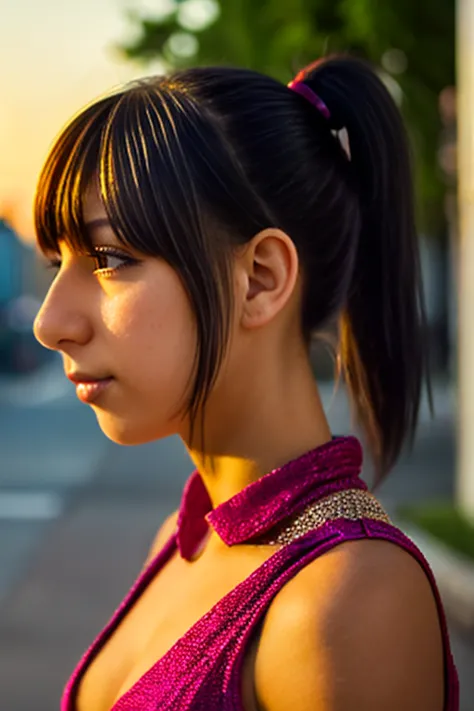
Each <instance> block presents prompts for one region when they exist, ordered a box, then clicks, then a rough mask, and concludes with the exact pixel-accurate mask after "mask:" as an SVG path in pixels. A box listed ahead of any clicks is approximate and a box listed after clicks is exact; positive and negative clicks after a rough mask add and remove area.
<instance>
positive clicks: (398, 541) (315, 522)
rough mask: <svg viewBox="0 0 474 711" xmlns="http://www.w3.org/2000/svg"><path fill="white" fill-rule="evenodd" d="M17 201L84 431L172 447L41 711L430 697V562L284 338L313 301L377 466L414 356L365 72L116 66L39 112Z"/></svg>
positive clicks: (303, 327)
mask: <svg viewBox="0 0 474 711" xmlns="http://www.w3.org/2000/svg"><path fill="white" fill-rule="evenodd" d="M344 138H345V140H343V139H344ZM35 210H36V225H37V234H38V242H39V246H40V248H41V250H42V251H43V252H44V254H45V255H47V257H48V258H49V259H50V260H51V261H52V264H53V266H56V267H57V268H58V271H57V274H56V276H55V278H54V280H53V283H52V285H51V288H50V290H49V292H48V294H47V296H46V299H45V301H44V303H43V306H42V308H41V310H40V312H39V314H38V316H37V319H36V323H35V333H36V336H37V338H38V339H39V340H40V341H41V343H43V345H45V346H46V347H47V348H51V349H55V350H58V351H60V352H61V354H62V356H63V359H64V368H65V371H66V374H67V375H68V376H69V377H70V378H71V379H72V380H73V381H74V382H76V383H77V394H78V396H79V398H80V399H81V400H83V401H85V402H87V403H90V404H91V406H92V408H93V409H94V412H95V413H96V416H97V419H98V421H99V425H100V427H101V428H102V430H103V432H104V433H105V434H106V435H107V437H109V438H110V439H111V440H113V441H114V442H117V443H120V444H126V445H132V444H140V443H144V442H149V441H151V440H154V439H159V438H162V437H166V436H168V435H172V434H178V435H179V436H180V437H181V438H182V440H183V442H184V444H185V445H186V447H187V449H188V451H189V453H190V456H191V457H192V459H193V461H194V462H195V465H196V470H195V472H194V473H193V474H192V475H191V477H190V478H189V480H188V482H187V484H186V486H185V488H184V491H183V496H182V502H181V506H180V509H179V511H177V512H175V513H173V514H171V516H170V517H169V518H168V519H167V520H166V522H165V523H164V525H163V526H162V528H161V530H160V531H159V533H158V535H157V538H156V541H155V543H154V545H153V546H152V549H151V552H150V557H149V559H148V561H147V562H146V565H145V568H144V571H143V573H142V575H141V576H140V577H139V579H138V580H137V581H136V583H135V585H134V586H133V588H132V590H131V591H130V593H129V595H128V596H127V597H126V599H125V600H124V601H123V603H122V605H121V606H120V608H119V609H118V610H117V612H116V613H115V615H114V616H113V618H112V619H111V621H110V623H109V624H108V625H107V627H106V628H105V629H104V630H103V632H102V633H101V634H100V635H99V637H98V639H97V640H96V641H95V642H94V643H93V645H92V646H91V648H90V649H89V650H88V652H87V653H86V654H85V656H84V658H83V659H82V661H81V662H80V663H79V666H78V668H77V669H76V671H75V672H74V674H73V676H72V678H71V680H70V682H69V684H68V686H67V688H66V691H65V695H64V698H63V702H62V709H63V711H106V710H107V711H109V710H110V709H113V711H132V709H133V711H136V710H137V709H140V710H144V711H151V710H152V709H153V710H154V711H155V710H158V709H159V710H160V711H172V710H174V709H178V710H180V711H181V710H182V711H198V710H199V711H290V710H291V711H359V710H360V711H381V709H383V710H384V711H400V709H403V711H455V710H456V709H457V708H458V683H457V675H456V670H455V667H454V664H453V659H452V656H451V652H450V646H449V639H448V633H447V628H446V622H445V618H444V613H443V609H442V605H441V602H440V598H439V595H438V591H437V588H436V584H435V581H434V579H433V576H432V573H431V571H430V569H429V567H428V564H427V563H426V561H425V560H424V558H423V556H422V555H421V553H420V552H419V551H418V550H417V549H416V547H415V546H414V545H413V544H412V543H411V541H409V540H408V539H407V538H406V537H405V536H404V535H403V534H402V533H401V532H400V531H399V530H398V529H397V528H395V527H394V526H393V525H392V524H391V522H390V520H389V518H388V517H387V515H386V513H385V511H384V510H383V508H382V507H381V505H380V504H379V502H378V501H377V499H376V498H375V496H374V495H373V493H371V492H369V491H368V489H367V486H366V484H365V483H364V481H363V480H362V479H361V478H360V471H361V465H362V450H361V445H360V444H359V442H358V440H357V439H356V438H355V437H352V436H347V437H343V436H337V437H333V436H332V434H331V432H330V429H329V426H328V422H327V419H326V417H325V414H324V411H323V408H322V406H321V400H320V397H319V394H318V387H317V385H316V383H315V382H314V379H313V373H312V369H311V365H310V360H309V355H308V350H309V343H310V337H311V335H312V334H318V333H319V332H321V331H322V330H324V328H325V327H327V325H328V324H329V323H333V322H334V321H335V320H337V322H338V323H339V326H340V328H339V333H340V342H339V349H338V360H339V363H340V366H341V372H342V373H343V375H344V376H345V380H346V382H347V387H348V389H349V392H350V394H351V397H352V402H353V405H354V409H355V412H356V414H357V417H358V421H359V423H360V425H361V426H362V428H363V430H364V433H365V437H364V439H365V441H366V442H367V447H368V449H369V451H370V453H371V455H372V458H373V461H374V464H375V471H376V480H377V481H380V480H381V479H382V478H383V477H384V476H385V475H386V474H387V473H388V471H389V470H390V468H391V467H392V466H393V464H394V462H395V461H396V459H397V456H398V454H399V452H400V449H401V447H402V445H403V443H404V442H405V440H406V439H407V438H409V437H410V436H411V435H413V433H414V430H415V426H416V420H417V412H418V405H419V399H420V390H421V387H422V383H423V378H424V368H425V362H426V359H425V353H424V339H423V308H422V300H421V297H420V277H419V263H418V249H417V238H416V230H415V224H414V217H413V196H412V181H411V174H410V164H409V155H408V149H407V142H406V138H405V133H404V130H403V125H402V122H401V118H400V116H399V113H398V111H397V108H396V106H395V105H394V102H393V101H392V99H391V97H390V95H389V93H388V92H387V90H386V89H385V87H384V85H383V83H382V82H381V81H380V80H379V78H378V77H377V75H376V73H375V72H374V71H372V70H371V69H370V68H369V67H367V66H366V65H365V64H363V63H360V62H359V61H355V60H351V59H348V58H337V57H333V58H328V59H325V60H322V61H320V62H318V63H315V64H313V65H311V66H309V67H307V68H306V69H304V70H303V71H302V72H300V74H298V76H297V77H296V79H295V80H294V81H292V82H291V83H290V84H289V85H288V86H285V85H284V84H281V83H280V82H278V81H276V80H274V79H271V78H269V77H267V76H263V75H261V74H259V73H257V72H253V71H250V70H244V69H233V68H228V67H217V68H195V69H189V70H186V71H180V72H177V73H174V74H172V75H171V76H165V77H159V78H153V79H147V80H143V81H140V82H138V83H135V84H133V85H131V86H127V87H125V88H124V89H122V90H120V91H119V92H117V93H114V94H113V95H110V96H107V97H106V98H102V99H101V100H99V101H97V102H96V103H94V104H92V105H91V106H89V107H88V108H86V109H85V110H83V111H82V112H81V113H80V114H79V115H78V116H76V117H75V118H74V120H73V121H72V122H71V123H70V124H69V125H68V126H67V128H66V129H65V130H64V131H63V132H62V133H61V135H60V136H59V138H58V139H57V141H56V144H55V145H54V147H53V149H52V151H51V154H50V156H49V157H48V159H47V161H46V165H45V167H44V170H43V172H42V175H41V178H40V181H39V187H38V192H37V198H36V206H35ZM158 475H159V472H158V471H157V476H158ZM72 614H73V613H72Z"/></svg>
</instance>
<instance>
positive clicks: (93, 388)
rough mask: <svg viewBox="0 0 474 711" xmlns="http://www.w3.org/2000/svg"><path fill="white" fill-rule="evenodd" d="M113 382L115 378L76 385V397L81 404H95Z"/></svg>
mask: <svg viewBox="0 0 474 711" xmlns="http://www.w3.org/2000/svg"><path fill="white" fill-rule="evenodd" d="M112 380H113V378H104V379H103V380H92V381H88V382H79V383H76V395H77V397H78V398H79V400H81V402H85V403H89V402H93V401H94V400H96V399H97V398H98V397H99V396H100V395H102V393H103V392H104V391H105V390H106V389H107V388H108V386H109V385H110V383H111V382H112Z"/></svg>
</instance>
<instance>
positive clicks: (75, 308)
mask: <svg viewBox="0 0 474 711" xmlns="http://www.w3.org/2000/svg"><path fill="white" fill-rule="evenodd" d="M83 217H84V222H85V224H86V225H87V226H88V227H87V228H88V229H89V230H90V234H91V238H92V240H93V243H94V247H95V248H99V249H100V250H102V251H100V252H99V253H98V254H97V257H90V256H81V255H77V254H74V253H72V252H71V251H70V250H69V249H68V247H67V245H66V243H65V242H61V244H60V248H61V254H60V255H48V256H51V257H54V258H57V259H58V260H59V261H60V262H61V266H60V267H59V269H58V272H57V274H56V276H55V278H54V281H53V283H52V284H51V287H50V289H49V291H48V293H47V295H46V298H45V300H44V302H43V304H42V307H41V309H40V311H39V313H38V315H37V317H36V320H35V325H34V332H35V336H36V338H37V339H38V340H39V341H40V342H41V343H42V344H43V345H44V346H45V347H46V348H49V349H53V350H57V351H59V352H60V353H61V355H62V357H63V363H64V370H65V372H66V373H67V374H71V373H76V372H80V373H81V374H83V375H84V374H85V375H87V376H89V378H97V379H101V378H108V377H111V378H112V380H111V382H110V383H109V384H108V385H107V387H106V388H105V389H103V391H102V392H101V393H99V394H98V396H97V397H95V399H93V400H92V401H91V402H90V404H91V407H92V408H93V409H94V412H95V413H96V416H97V419H98V422H99V425H100V427H101V429H102V430H103V432H104V434H105V435H106V436H107V437H109V438H110V439H111V440H113V441H114V442H117V443H119V444H142V443H144V442H149V441H152V440H154V439H158V438H162V437H165V436H168V435H170V434H174V433H175V432H177V431H178V429H179V428H180V423H181V425H182V422H181V420H180V416H179V412H180V410H181V408H182V407H183V405H184V403H185V401H184V399H183V397H184V396H185V395H186V394H187V391H188V387H189V382H190V378H191V377H192V367H193V360H194V355H195V349H196V335H195V326H194V317H193V313H192V309H191V306H190V303H189V300H188V297H187V295H186V292H185V290H184V288H183V286H182V284H181V281H180V279H179V277H178V275H177V274H176V272H175V271H174V270H173V269H172V268H171V267H170V266H169V265H168V264H167V263H166V262H164V261H163V260H161V259H158V258H154V257H149V256H144V255H142V254H139V253H136V252H132V250H130V249H129V248H126V247H123V246H122V245H121V244H120V243H119V241H118V240H117V238H116V236H115V235H114V233H113V231H112V228H111V226H110V225H109V224H108V222H107V215H106V212H105V209H104V206H103V204H102V202H101V200H100V197H99V193H98V190H97V189H96V188H95V187H91V188H90V189H89V190H88V191H87V192H86V194H85V195H84V200H83ZM105 247H108V248H109V250H110V249H112V250H114V253H113V254H110V251H108V250H105V249H104V248H105ZM106 251H107V253H106ZM71 387H74V386H73V385H72V384H71Z"/></svg>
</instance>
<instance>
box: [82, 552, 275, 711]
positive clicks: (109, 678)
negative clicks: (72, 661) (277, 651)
mask: <svg viewBox="0 0 474 711" xmlns="http://www.w3.org/2000/svg"><path fill="white" fill-rule="evenodd" d="M274 553H275V547H274V546H236V547H233V548H232V549H230V550H228V552H227V553H226V554H225V555H222V554H219V555H216V554H214V555H212V556H211V555H209V556H202V559H199V560H198V561H195V562H192V563H189V562H188V561H185V560H183V559H182V558H180V556H179V555H178V554H177V553H175V554H174V555H173V557H172V558H171V559H170V560H169V561H168V563H167V564H166V566H165V567H164V568H163V569H162V570H161V571H159V572H158V573H157V574H156V576H155V578H154V579H153V580H152V581H151V583H149V585H148V586H147V588H146V589H145V591H144V592H143V593H142V594H141V596H140V597H139V599H138V600H137V601H136V603H135V604H134V605H133V606H132V608H131V609H130V611H129V612H128V613H127V614H126V615H125V617H124V618H123V619H122V620H121V621H120V622H119V624H118V626H117V627H116V629H115V630H114V632H113V634H112V636H111V637H110V638H109V640H108V641H107V642H106V644H105V645H104V646H103V648H102V649H101V651H100V652H99V654H98V655H97V656H96V657H95V659H94V661H93V662H92V664H90V666H89V667H88V669H87V671H86V673H85V674H84V676H83V678H82V680H81V682H80V685H79V688H78V693H77V697H76V699H77V701H76V708H77V711H110V709H111V708H112V707H113V705H114V704H115V703H116V702H117V701H118V700H119V699H120V698H121V697H122V696H123V695H124V694H125V693H126V692H127V691H128V690H129V689H131V688H132V687H133V686H134V685H135V683H136V682H137V681H138V680H139V679H140V678H141V677H142V676H143V675H144V674H145V673H146V672H147V671H148V670H149V669H151V668H152V667H153V666H154V665H155V664H156V663H157V661H158V660H160V659H162V658H163V657H164V656H165V655H166V654H167V653H168V652H169V651H170V650H172V648H173V647H174V646H175V645H176V644H177V643H178V642H179V640H180V639H181V638H182V637H183V635H185V633H186V632H188V630H190V629H191V628H192V627H193V626H194V625H195V624H196V623H197V622H198V621H199V620H200V619H201V618H202V617H203V616H204V615H205V614H206V613H207V612H208V611H209V610H211V609H212V608H213V607H214V606H215V605H216V604H217V603H218V602H219V601H220V600H221V599H222V598H223V597H225V596H226V595H227V594H228V593H229V592H230V591H231V590H233V589H234V588H235V587H236V586H237V585H239V583H241V582H243V581H244V580H245V579H246V578H247V577H248V576H249V575H251V574H252V573H253V572H254V571H255V570H256V569H257V568H258V567H260V566H261V565H262V564H263V563H264V562H265V560H266V559H267V558H269V557H270V556H271V555H273V554H274ZM258 640H259V634H258V631H257V630H256V631H255V634H254V635H253V636H252V638H251V640H250V643H249V644H248V645H247V647H246V650H245V655H244V663H243V667H242V675H241V691H242V699H243V702H244V708H245V711H260V710H259V708H258V705H257V702H256V699H255V694H254V676H253V668H254V661H255V656H256V652H257V649H258Z"/></svg>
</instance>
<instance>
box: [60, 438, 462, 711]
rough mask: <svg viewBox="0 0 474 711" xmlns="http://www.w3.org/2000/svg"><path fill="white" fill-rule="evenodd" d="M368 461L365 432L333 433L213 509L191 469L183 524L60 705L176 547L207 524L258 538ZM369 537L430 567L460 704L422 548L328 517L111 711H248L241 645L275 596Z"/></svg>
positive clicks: (381, 530) (66, 705) (69, 704)
mask: <svg viewBox="0 0 474 711" xmlns="http://www.w3.org/2000/svg"><path fill="white" fill-rule="evenodd" d="M361 468H362V449H361V446H360V444H359V441H358V440H357V439H356V438H355V437H335V438H334V439H333V440H332V441H331V442H328V443H327V444H324V445H323V446H321V447H318V448H316V449H314V450H312V451H311V452H308V453H307V454H304V455H303V456H301V457H299V458H298V459H295V460H293V461H291V462H288V463H287V464H285V465H284V466H282V467H280V468H278V469H275V470H273V471H272V472H269V473H268V474H266V475H265V476H263V477H261V478H260V479H259V480H258V481H256V482H254V483H252V484H250V485H249V486H247V487H246V488H245V489H243V490H242V491H241V492H240V493H238V494H237V495H235V496H233V497H232V498H231V499H229V500H228V501H226V502H224V503H222V504H221V505H219V506H218V507H216V508H215V509H212V506H211V501H210V499H209V496H208V494H207V490H206V488H205V486H204V483H203V481H202V479H201V477H200V475H199V473H198V472H197V471H196V472H194V473H193V474H191V476H190V477H189V479H188V481H187V483H186V485H185V487H184V490H183V495H182V500H181V506H180V512H179V517H178V524H177V530H176V532H175V533H173V534H172V535H171V537H170V538H169V540H168V541H167V543H166V545H165V546H164V548H163V549H162V551H161V552H160V553H159V554H158V555H157V557H156V558H155V559H154V560H153V561H151V563H150V564H149V565H148V567H147V568H146V569H145V571H144V572H143V573H142V574H141V575H140V576H139V578H138V579H137V580H136V582H135V584H134V585H133V587H132V588H131V590H130V592H129V593H128V595H127V596H126V597H125V599H124V600H123V602H122V603H121V605H120V606H119V608H118V609H117V611H116V612H115V614H114V615H113V616H112V619H111V620H110V622H109V623H108V625H107V626H106V627H105V628H104V630H103V631H102V632H101V633H100V634H99V636H98V637H97V639H96V640H95V641H94V642H93V644H92V645H91V647H90V648H89V649H88V650H87V652H86V653H85V654H84V656H83V658H82V659H81V661H80V662H79V664H78V666H77V668H76V669H75V671H74V673H73V674H72V676H71V678H70V680H69V682H68V684H67V686H66V689H65V691H64V695H63V699H62V703H61V711H74V710H75V696H76V692H77V688H78V685H79V683H80V680H81V678H82V677H83V675H84V673H85V671H86V669H87V668H88V666H89V665H90V664H91V662H92V661H93V659H94V657H95V656H96V655H97V654H98V652H99V651H100V649H101V648H102V647H103V646H104V644H105V643H106V641H107V640H108V639H109V638H110V636H111V635H112V634H113V632H114V630H115V629H116V628H117V627H118V625H119V624H120V622H121V620H122V619H123V618H124V617H125V615H126V614H127V612H128V611H129V610H130V609H131V608H132V606H133V605H134V603H135V602H136V601H137V600H138V598H139V597H140V595H141V594H142V593H143V591H144V590H145V588H146V587H147V585H148V584H149V583H150V581H151V580H152V579H153V578H154V577H155V576H156V575H157V574H159V571H160V570H161V569H162V568H163V567H164V566H165V565H166V563H167V561H168V560H169V558H170V557H171V555H172V554H173V553H175V552H176V550H178V552H179V554H180V555H181V556H183V557H184V558H186V559H189V558H191V557H192V555H193V551H194V550H195V548H196V547H197V546H198V545H199V543H200V541H201V540H202V537H203V536H204V535H205V533H206V531H207V528H208V525H211V526H212V527H213V528H214V529H215V531H216V532H217V533H218V535H219V536H220V537H221V538H222V539H223V540H224V542H225V543H226V544H227V545H229V546H232V545H235V544H237V543H243V542H245V541H251V540H252V539H253V538H255V537H256V536H259V535H261V534H262V533H264V532H267V531H270V530H271V529H272V528H273V527H274V526H275V525H276V524H278V523H280V522H281V521H282V520H283V519H286V518H287V517H288V516H291V515H292V514H294V513H297V512H299V511H301V510H302V509H303V508H305V507H306V506H307V505H308V504H309V503H311V502H312V501H317V500H318V499H320V498H321V497H323V496H327V495H328V494H329V493H333V492H336V491H342V490H344V489H349V488H350V489H354V488H360V489H367V486H366V484H365V483H364V481H363V480H362V479H361V478H360V472H361ZM362 538H378V539H384V540H388V541H392V542H393V543H395V544H396V545H399V546H401V547H402V548H404V549H405V550H407V551H408V552H409V553H410V554H411V555H412V556H414V557H415V558H416V560H418V561H419V563H420V565H421V566H422V567H423V569H424V570H425V572H426V575H427V576H428V578H429V580H430V583H431V585H432V587H433V591H434V594H435V598H436V602H437V604H438V610H439V616H440V620H441V626H442V632H443V640H444V650H445V689H446V698H445V705H444V711H459V683H458V675H457V671H456V667H455V664H454V660H453V657H452V654H451V649H450V642H449V636H448V629H447V624H446V618H445V614H444V611H443V606H442V603H441V599H440V596H439V592H438V589H437V586H436V582H435V580H434V577H433V573H432V571H431V569H430V567H429V565H428V563H427V561H426V560H425V558H424V557H423V555H422V554H421V552H420V551H419V550H418V548H417V547H416V546H415V545H414V544H413V543H412V541H410V540H409V539H408V538H407V537H406V536H405V535H404V534H403V533H402V532H401V531H400V530H399V529H397V528H395V527H393V526H391V525H389V524H386V523H382V522H378V521H374V520H371V519H361V520H358V521H350V520H347V519H338V520H336V521H331V522H329V523H326V524H324V525H323V526H320V527H319V528H317V529H315V530H313V531H310V532H309V533H307V534H305V535H304V536H301V537H300V538H298V539H296V540H294V541H292V542H291V543H289V544H287V545H285V546H284V547H282V548H281V549H280V550H277V551H276V552H275V553H274V554H273V555H272V556H271V557H270V558H269V559H267V560H266V561H265V563H263V565H261V566H260V567H259V568H258V569H257V570H255V571H254V573H252V574H251V575H250V576H249V577H248V578H246V579H245V580H244V581H243V582H242V583H240V584H239V585H238V586H237V587H235V588H234V589H233V590H232V591H231V592H230V593H228V594H227V595H226V596H225V597H224V598H222V599H221V600H220V601H219V602H218V603H217V604H216V605H215V606H214V607H213V608H212V609H211V610H209V611H208V612H207V613H206V614H205V615H204V616H203V617H202V618H201V619H200V620H198V622H197V623H196V624H195V625H193V626H192V627H191V628H190V629H189V630H188V631H187V632H186V633H185V634H184V635H183V636H182V637H181V638H180V639H179V640H178V641H177V642H176V643H175V644H174V645H173V646H172V647H171V649H169V650H168V652H167V653H166V654H165V655H164V656H163V657H162V658H161V659H158V660H157V661H156V663H155V664H154V665H153V666H152V667H151V668H150V669H149V670H148V671H147V672H146V673H145V674H144V675H143V676H142V677H141V678H140V679H139V680H138V682H137V683H136V684H135V685H134V686H133V687H132V688H131V689H130V690H129V691H128V692H127V693H125V694H124V695H123V696H122V697H121V698H120V699H119V700H118V702H117V703H116V704H115V705H114V706H113V708H112V709H111V711H137V710H138V709H140V711H175V710H178V709H179V711H244V707H243V704H242V699H241V669H242V663H243V659H244V653H245V650H246V647H247V644H248V643H249V641H250V638H251V635H252V633H253V632H254V631H255V628H256V626H257V625H258V624H259V623H260V622H261V621H262V618H263V616H264V614H265V612H266V611H267V610H268V607H269V605H270V603H271V601H272V599H273V598H274V597H275V595H276V594H277V593H278V591H279V590H280V589H281V588H282V587H283V585H285V583H286V582H287V581H288V580H290V579H291V578H292V577H293V576H294V575H296V574H297V572H298V571H299V570H301V569H302V568H304V566H305V565H307V564H308V563H310V562H311V561H312V560H314V559H315V558H317V557H318V556H320V555H322V554H323V553H325V552H326V551H329V550H330V549H331V548H334V547H335V546H337V545H338V544H340V543H342V542H344V541H349V540H356V539H362ZM151 623H152V621H151Z"/></svg>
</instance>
